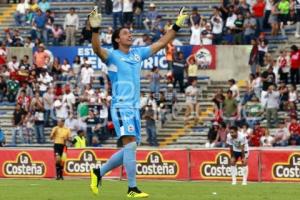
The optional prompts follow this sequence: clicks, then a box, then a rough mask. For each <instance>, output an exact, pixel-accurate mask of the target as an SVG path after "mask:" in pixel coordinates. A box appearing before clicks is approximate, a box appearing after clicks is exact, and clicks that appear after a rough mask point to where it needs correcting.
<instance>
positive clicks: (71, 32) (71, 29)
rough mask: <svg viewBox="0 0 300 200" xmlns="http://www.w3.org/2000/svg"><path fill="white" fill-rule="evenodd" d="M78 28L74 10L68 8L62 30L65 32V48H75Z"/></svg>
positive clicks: (77, 19) (77, 18)
mask: <svg viewBox="0 0 300 200" xmlns="http://www.w3.org/2000/svg"><path fill="white" fill-rule="evenodd" d="M78 28H79V17H78V15H77V14H76V13H75V8H70V10H69V13H68V14H67V15H66V17H65V21H64V30H65V32H66V46H75V43H76V31H77V30H78Z"/></svg>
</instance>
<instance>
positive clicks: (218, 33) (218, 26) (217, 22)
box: [210, 8, 223, 44]
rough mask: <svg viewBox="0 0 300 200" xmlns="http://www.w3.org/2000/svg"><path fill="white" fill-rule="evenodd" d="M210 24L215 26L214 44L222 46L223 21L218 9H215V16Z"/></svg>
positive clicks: (213, 31)
mask: <svg viewBox="0 0 300 200" xmlns="http://www.w3.org/2000/svg"><path fill="white" fill-rule="evenodd" d="M210 22H211V23H212V25H213V28H212V34H213V36H214V37H213V44H220V43H221V42H222V31H223V19H222V17H221V16H220V12H219V9H218V8H214V15H213V16H212V17H211V19H210Z"/></svg>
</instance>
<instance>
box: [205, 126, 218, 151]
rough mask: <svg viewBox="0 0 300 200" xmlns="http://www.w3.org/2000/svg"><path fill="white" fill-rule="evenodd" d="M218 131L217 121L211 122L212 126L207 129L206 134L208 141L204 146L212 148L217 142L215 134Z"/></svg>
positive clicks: (216, 134)
mask: <svg viewBox="0 0 300 200" xmlns="http://www.w3.org/2000/svg"><path fill="white" fill-rule="evenodd" d="M218 132H219V123H218V122H213V125H212V127H211V128H210V129H209V131H208V134H207V139H208V142H207V143H206V144H205V147H206V148H213V147H215V146H216V144H217V142H218V141H217V139H218V138H217V136H218Z"/></svg>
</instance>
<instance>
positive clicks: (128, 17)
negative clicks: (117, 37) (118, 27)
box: [123, 0, 134, 30]
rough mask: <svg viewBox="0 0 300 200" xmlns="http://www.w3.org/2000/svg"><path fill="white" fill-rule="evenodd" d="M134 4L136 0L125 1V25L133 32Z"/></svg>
mask: <svg viewBox="0 0 300 200" xmlns="http://www.w3.org/2000/svg"><path fill="white" fill-rule="evenodd" d="M133 2H134V0H123V25H126V26H128V27H130V30H133V24H132V22H133Z"/></svg>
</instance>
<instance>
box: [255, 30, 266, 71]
mask: <svg viewBox="0 0 300 200" xmlns="http://www.w3.org/2000/svg"><path fill="white" fill-rule="evenodd" d="M257 43H258V63H259V65H260V66H261V67H263V66H265V64H264V58H265V55H266V54H267V53H268V47H269V46H268V44H269V41H268V40H267V39H266V38H265V33H260V34H259V38H258V40H257Z"/></svg>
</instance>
